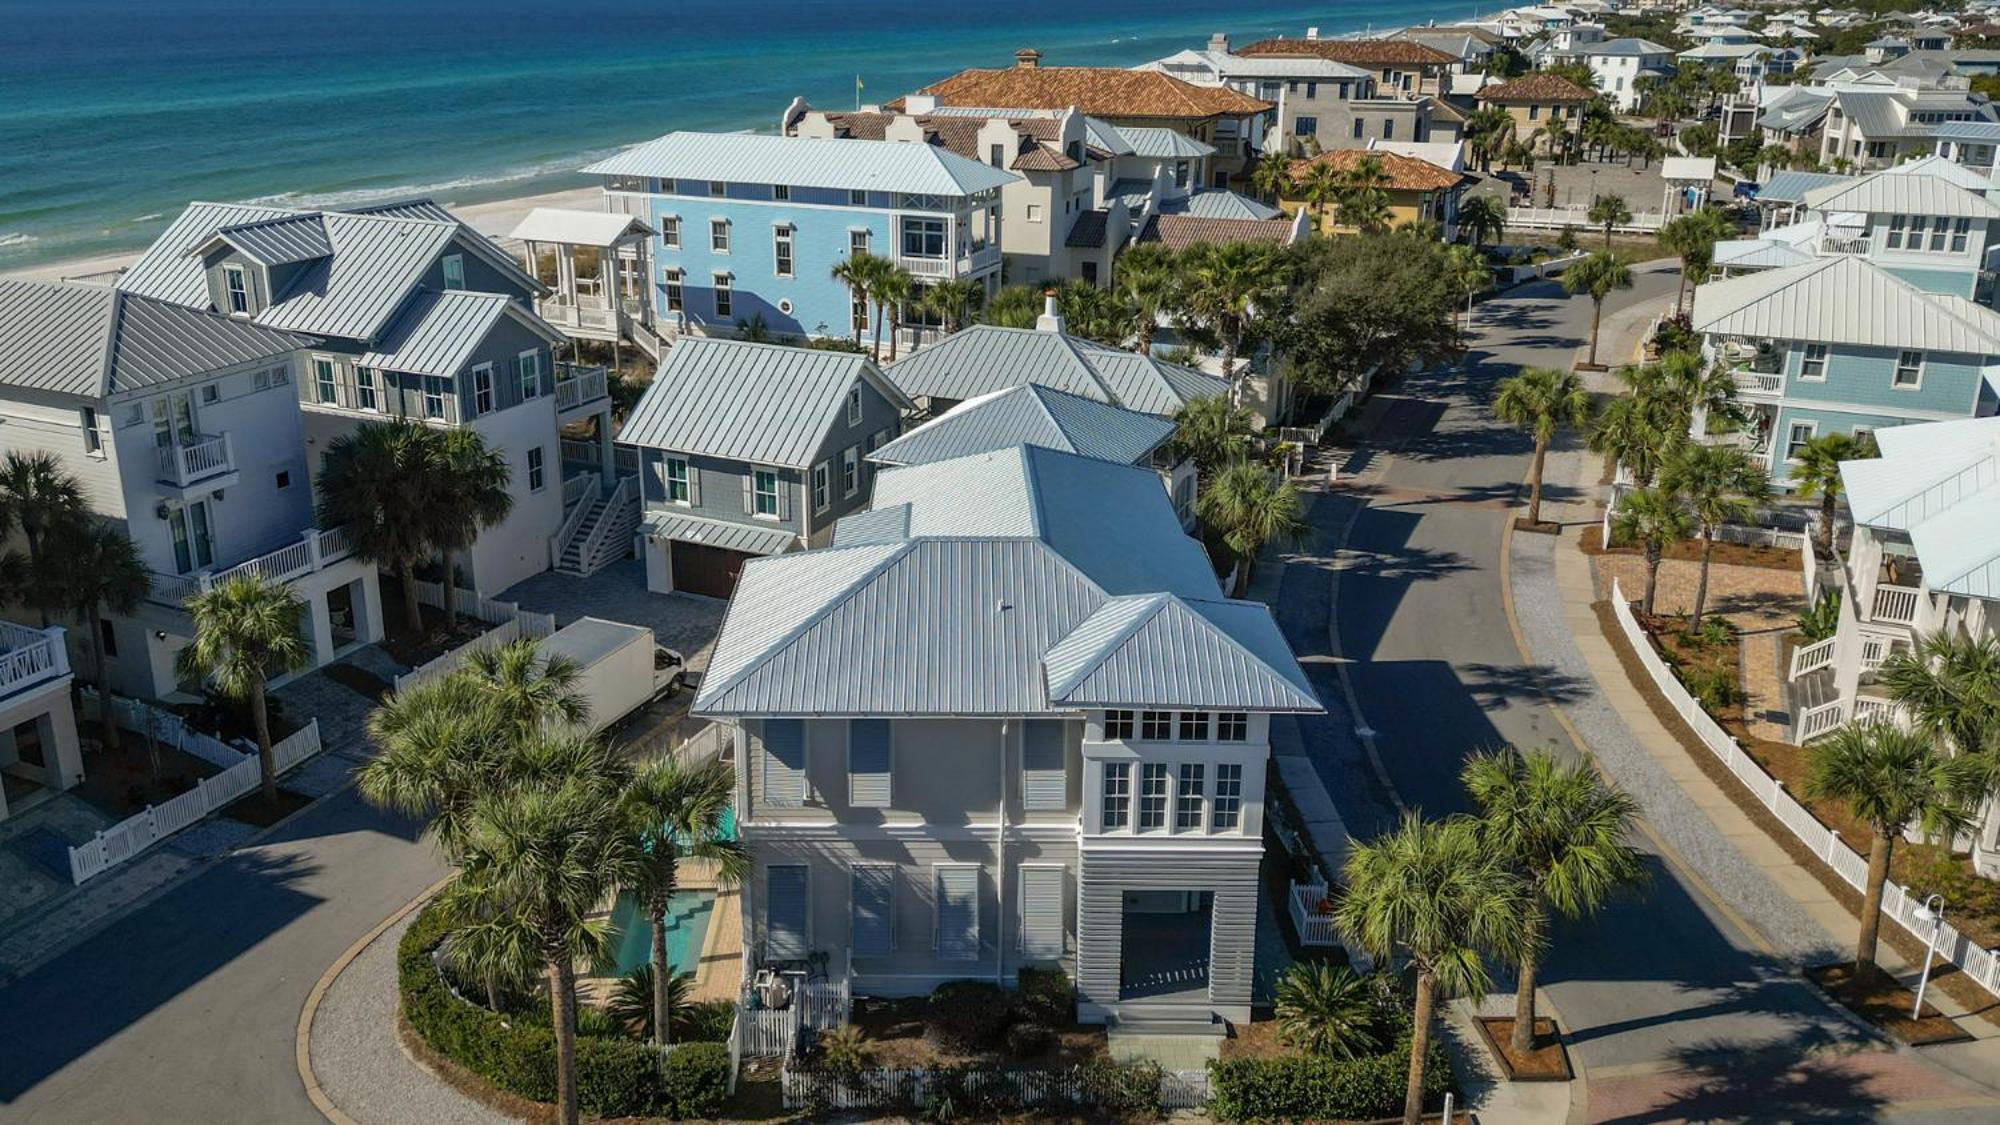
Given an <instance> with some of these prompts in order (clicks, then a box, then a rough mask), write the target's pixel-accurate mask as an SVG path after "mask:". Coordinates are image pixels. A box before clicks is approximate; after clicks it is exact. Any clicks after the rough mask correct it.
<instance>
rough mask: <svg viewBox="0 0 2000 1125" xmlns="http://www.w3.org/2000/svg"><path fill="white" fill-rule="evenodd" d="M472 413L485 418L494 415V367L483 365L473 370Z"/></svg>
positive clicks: (488, 364)
mask: <svg viewBox="0 0 2000 1125" xmlns="http://www.w3.org/2000/svg"><path fill="white" fill-rule="evenodd" d="M472 412H473V413H474V414H476V415H480V416H482V417H483V416H485V415H487V414H491V413H493V365H492V364H490V363H482V364H480V365H479V366H478V367H475V368H473V369H472Z"/></svg>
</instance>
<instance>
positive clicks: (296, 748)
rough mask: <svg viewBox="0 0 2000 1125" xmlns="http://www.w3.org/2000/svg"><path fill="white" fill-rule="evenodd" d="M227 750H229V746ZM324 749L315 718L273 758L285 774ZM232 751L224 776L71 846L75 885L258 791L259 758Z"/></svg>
mask: <svg viewBox="0 0 2000 1125" xmlns="http://www.w3.org/2000/svg"><path fill="white" fill-rule="evenodd" d="M114 700H115V697H114ZM128 702H129V701H128ZM141 706H144V705H143V704H141ZM202 737H205V736H202ZM211 741H213V740H211ZM216 745H218V746H219V745H221V744H220V743H217V744H216ZM224 750H228V748H227V747H224ZM319 750H320V742H319V720H318V719H314V720H313V721H312V722H310V723H308V724H307V725H306V726H305V728H304V729H302V730H299V731H295V732H293V734H292V735H291V737H289V738H286V739H284V740H283V741H281V742H279V743H277V744H276V745H274V746H272V747H271V757H272V758H273V759H274V760H275V768H276V770H277V772H278V773H280V774H282V773H284V772H285V771H286V770H288V769H291V768H292V767H293V766H296V765H298V764H299V763H300V762H303V761H305V760H306V759H307V758H310V757H312V756H313V755H314V754H317V753H319ZM228 752H229V753H232V754H235V759H236V760H235V764H233V765H231V766H229V767H228V768H227V769H225V770H223V771H222V772H221V773H218V774H214V775H213V776H210V777H204V778H202V779H201V780H200V781H199V782H196V783H195V787H194V788H193V789H190V790H188V791H187V792H185V793H183V794H181V795H180V796H178V797H175V798H174V799H173V800H171V801H168V802H167V803H165V804H163V805H149V806H147V807H146V808H145V809H144V810H143V811H141V812H138V813H135V814H133V815H132V816H129V817H126V818H125V819H124V820H121V821H119V822H118V823H117V824H114V825H112V826H111V827H110V828H107V829H105V830H104V831H102V832H99V833H98V834H97V835H96V836H94V837H92V838H91V839H90V840H88V841H86V842H85V843H83V844H81V845H79V846H77V847H74V848H71V849H70V850H69V876H70V881H71V882H73V883H81V882H83V881H84V880H86V879H89V878H91V877H92V876H95V875H99V874H102V873H103V872H104V870H105V869H106V868H109V867H114V866H116V865H118V864H120V863H123V862H125V861H126V860H128V859H131V858H132V857H133V856H135V855H138V854H139V853H140V852H143V851H145V850H146V849H147V848H150V847H152V846H153V845H154V844H157V843H159V842H160V841H161V840H164V839H166V838H167V837H168V836H171V835H173V834H174V833H176V832H179V831H180V830H181V829H183V828H186V827H187V826H188V825H190V824H193V823H194V822H195V821H197V820H200V819H201V818H203V817H205V816H207V815H208V814H209V813H212V812H214V811H215V810H217V809H219V808H221V807H222V806H224V805H226V804H228V803H229V802H231V801H234V800H235V799H236V798H238V797H241V796H242V795H244V794H245V793H248V792H250V791H251V790H253V789H255V788H257V786H258V783H259V781H260V780H261V774H260V773H259V771H258V767H257V755H255V754H236V753H235V752H234V751H228Z"/></svg>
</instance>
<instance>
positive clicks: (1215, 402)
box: [1172, 395, 1256, 482]
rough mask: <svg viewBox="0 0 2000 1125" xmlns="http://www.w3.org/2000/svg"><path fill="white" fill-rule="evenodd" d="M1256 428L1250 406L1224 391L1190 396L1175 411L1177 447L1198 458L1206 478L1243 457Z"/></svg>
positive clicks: (1197, 468) (1198, 470) (1199, 470)
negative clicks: (1240, 403)
mask: <svg viewBox="0 0 2000 1125" xmlns="http://www.w3.org/2000/svg"><path fill="white" fill-rule="evenodd" d="M1255 432H1256V426H1255V424H1254V419H1253V418H1252V416H1251V414H1250V411H1249V409H1248V408H1247V407H1242V406H1237V405H1235V404H1233V403H1231V402H1230V401H1229V400H1228V399H1227V398H1225V397H1223V396H1222V395H1204V396H1202V397H1201V398H1194V399H1189V400H1188V401H1187V402H1186V403H1184V404H1183V405H1182V406H1181V408H1180V409H1179V410H1176V411H1174V436H1173V439H1172V441H1173V448H1174V451H1175V452H1176V453H1177V454H1179V455H1180V456H1182V457H1185V458H1187V459H1189V460H1191V461H1193V462H1194V467H1195V471H1196V473H1197V474H1198V475H1199V477H1200V479H1201V480H1202V481H1204V482H1205V481H1208V480H1211V479H1213V478H1214V476H1215V474H1216V472H1217V471H1219V470H1221V469H1222V468H1223V467H1224V466H1226V465H1229V464H1232V463H1234V462H1236V461H1239V460H1241V459H1242V458H1243V454H1244V450H1245V449H1246V448H1247V447H1248V445H1249V442H1250V436H1251V435H1252V434H1253V433H1255Z"/></svg>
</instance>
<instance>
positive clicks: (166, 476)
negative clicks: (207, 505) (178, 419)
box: [158, 434, 237, 496]
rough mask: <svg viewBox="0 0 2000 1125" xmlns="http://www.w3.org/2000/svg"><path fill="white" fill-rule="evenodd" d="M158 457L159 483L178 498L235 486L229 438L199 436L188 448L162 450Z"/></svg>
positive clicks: (183, 445) (211, 435)
mask: <svg viewBox="0 0 2000 1125" xmlns="http://www.w3.org/2000/svg"><path fill="white" fill-rule="evenodd" d="M158 453H159V459H160V475H159V481H160V483H161V484H163V485H166V486H167V487H168V488H169V489H170V490H171V492H172V493H173V494H174V495H176V496H179V495H183V494H186V493H188V492H192V491H196V490H199V491H203V492H213V491H215V490H216V489H218V488H228V487H229V486H230V485H233V484H235V483H236V480H237V473H236V455H235V453H234V451H233V450H232V449H231V448H230V445H229V435H228V434H196V435H194V436H193V437H192V438H190V439H189V440H188V441H187V442H186V443H185V444H175V445H163V446H160V447H159V450H158Z"/></svg>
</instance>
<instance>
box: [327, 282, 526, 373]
mask: <svg viewBox="0 0 2000 1125" xmlns="http://www.w3.org/2000/svg"><path fill="white" fill-rule="evenodd" d="M509 312H513V313H516V314H518V316H517V319H519V320H521V321H522V322H523V323H525V324H529V325H530V326H531V327H534V326H539V328H538V330H539V331H541V333H542V335H543V336H544V337H545V338H547V339H548V340H549V341H550V342H551V343H556V342H560V341H561V340H562V339H563V336H562V334H561V333H560V332H557V331H556V330H555V329H554V328H552V327H549V326H548V325H547V324H546V323H545V322H543V321H542V320H541V319H540V318H538V317H535V316H534V315H533V314H531V313H528V312H526V311H525V310H522V309H520V308H519V307H518V306H516V305H515V304H514V302H513V301H511V300H509V299H508V298H506V297H505V296H502V295H501V294H499V293H471V292H467V291H465V290H461V289H453V290H448V291H443V292H440V291H438V290H435V289H425V290H421V291H419V292H418V293H417V296H416V298H415V299H414V300H412V301H411V302H410V304H409V306H408V307H407V308H405V309H404V310H403V312H402V315H400V316H398V317H397V318H396V322H395V323H394V324H392V325H390V326H389V329H388V331H386V332H384V333H383V334H382V341H381V343H379V344H377V345H376V346H375V349H374V350H373V351H371V352H368V353H367V354H365V355H363V356H362V357H361V358H360V359H359V360H357V361H356V362H357V363H360V364H361V365H363V366H365V367H381V368H386V369H388V370H390V371H407V372H409V373H410V374H412V375H444V376H451V375H456V374H457V373H458V371H459V369H460V368H462V367H464V366H465V362H466V360H468V359H471V358H472V353H473V352H474V351H476V350H477V349H478V347H479V345H480V342H481V341H483V340H485V339H486V334H487V333H488V332H490V331H492V329H493V326H494V325H495V324H497V323H499V322H500V318H502V317H504V316H507V315H508V314H509Z"/></svg>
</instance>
